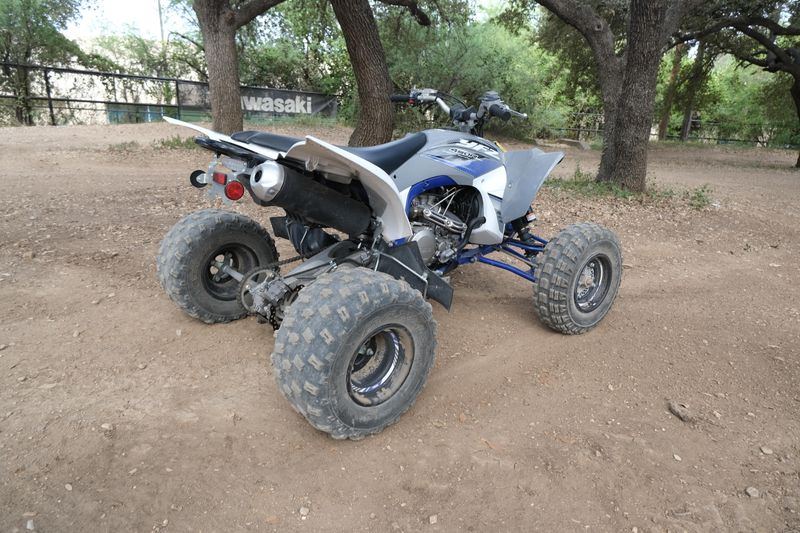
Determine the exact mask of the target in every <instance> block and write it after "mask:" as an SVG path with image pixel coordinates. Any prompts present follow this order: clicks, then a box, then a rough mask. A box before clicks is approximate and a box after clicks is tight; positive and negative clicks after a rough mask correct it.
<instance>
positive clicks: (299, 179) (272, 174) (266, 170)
mask: <svg viewBox="0 0 800 533" xmlns="http://www.w3.org/2000/svg"><path fill="white" fill-rule="evenodd" d="M250 190H251V191H252V193H253V196H255V197H256V198H258V199H259V200H261V202H262V203H263V204H266V205H275V206H278V207H282V208H283V209H285V210H286V212H287V213H294V214H296V215H299V216H301V217H302V218H304V219H306V220H308V221H310V222H313V223H315V224H320V225H322V226H328V227H331V228H333V229H336V230H339V231H341V232H343V233H346V234H347V235H350V236H358V235H361V234H362V233H364V232H365V231H366V230H367V228H368V227H369V224H370V221H371V218H372V213H371V211H370V208H369V207H368V206H367V205H366V204H364V203H362V202H359V201H358V200H354V199H353V198H350V197H348V196H345V195H343V194H341V193H339V192H337V191H335V190H333V189H331V188H330V187H326V186H325V185H322V184H321V183H319V182H316V181H314V180H313V179H311V178H310V177H308V176H306V175H305V174H302V173H300V172H297V171H296V170H293V169H291V168H288V167H285V166H283V165H279V164H278V163H276V162H275V161H265V162H264V163H262V164H260V165H258V166H257V167H255V168H254V169H253V172H252V173H251V174H250Z"/></svg>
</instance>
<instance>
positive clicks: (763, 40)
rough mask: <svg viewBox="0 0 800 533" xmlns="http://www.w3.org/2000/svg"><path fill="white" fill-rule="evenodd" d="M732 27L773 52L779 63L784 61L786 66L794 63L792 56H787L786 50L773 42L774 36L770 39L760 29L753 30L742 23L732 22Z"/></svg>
mask: <svg viewBox="0 0 800 533" xmlns="http://www.w3.org/2000/svg"><path fill="white" fill-rule="evenodd" d="M733 28H734V29H736V30H738V31H740V32H742V33H743V34H745V35H747V36H748V37H750V38H751V39H754V40H755V41H756V42H758V43H759V44H760V45H761V46H763V47H764V48H766V49H767V50H769V52H770V53H772V54H775V57H776V58H778V59H779V60H780V61H781V63H784V64H786V65H787V66H788V65H791V64H792V63H794V61H792V58H791V57H789V54H787V53H786V50H784V49H783V48H781V47H780V46H778V45H777V44H775V38H774V37H773V38H772V39H770V38H769V37H767V36H766V35H764V34H763V33H761V32H760V31H757V30H754V29H753V28H751V27H749V26H746V25H744V24H734V25H733Z"/></svg>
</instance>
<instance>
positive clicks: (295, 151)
mask: <svg viewBox="0 0 800 533" xmlns="http://www.w3.org/2000/svg"><path fill="white" fill-rule="evenodd" d="M286 157H287V158H289V159H295V160H299V161H304V162H305V165H306V170H309V171H313V170H319V171H320V172H328V173H331V174H334V175H337V176H353V178H354V179H357V180H358V181H360V182H361V184H362V185H363V186H364V189H366V191H367V195H368V196H369V202H370V205H371V206H372V209H373V211H374V213H375V215H376V216H377V217H379V218H380V219H381V222H382V224H383V227H382V234H383V238H384V239H385V240H386V241H388V242H393V241H396V240H398V239H406V238H409V237H411V224H409V222H408V217H406V212H405V208H404V206H403V202H402V201H401V200H400V193H399V192H398V190H397V187H396V186H395V184H394V183H393V182H392V179H391V178H390V177H389V176H388V175H387V174H386V172H384V171H383V170H382V169H380V168H379V167H377V166H376V165H374V164H372V163H370V162H369V161H366V160H364V159H362V158H360V157H358V156H356V155H354V154H351V153H350V152H348V151H346V150H343V149H341V148H339V147H337V146H334V145H332V144H329V143H326V142H325V141H321V140H319V139H317V138H315V137H311V136H308V137H306V138H305V141H302V142H299V143H297V144H295V145H294V146H292V147H291V148H290V149H289V151H288V152H286Z"/></svg>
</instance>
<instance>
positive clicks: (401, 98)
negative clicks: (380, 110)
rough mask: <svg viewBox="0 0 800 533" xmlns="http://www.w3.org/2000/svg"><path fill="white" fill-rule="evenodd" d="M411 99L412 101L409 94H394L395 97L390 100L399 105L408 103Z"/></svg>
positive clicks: (392, 96)
mask: <svg viewBox="0 0 800 533" xmlns="http://www.w3.org/2000/svg"><path fill="white" fill-rule="evenodd" d="M410 99H411V96H409V95H407V94H393V95H391V96H390V97H389V100H391V101H392V102H397V103H406V102H408V101H409V100H410Z"/></svg>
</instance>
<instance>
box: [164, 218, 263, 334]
mask: <svg viewBox="0 0 800 533" xmlns="http://www.w3.org/2000/svg"><path fill="white" fill-rule="evenodd" d="M277 261H278V251H277V250H276V249H275V243H274V242H273V240H272V238H271V237H270V236H269V234H268V233H267V231H266V230H265V229H264V228H263V227H261V225H260V224H259V223H258V222H256V221H255V220H253V219H251V218H249V217H246V216H244V215H241V214H239V213H234V212H232V211H225V210H223V209H204V210H202V211H197V212H194V213H191V214H190V215H188V216H186V217H184V218H182V219H181V220H179V221H178V222H177V223H176V224H175V225H174V226H172V228H171V229H170V230H169V231H168V232H167V234H166V236H165V237H164V240H163V241H161V247H160V249H159V251H158V258H157V269H158V279H159V281H160V282H161V286H162V287H163V289H164V291H165V292H166V293H167V295H168V296H169V297H170V299H171V300H172V301H173V302H175V303H176V304H177V305H178V307H180V308H181V309H183V311H185V312H186V314H188V315H189V316H191V317H194V318H197V319H199V320H202V321H203V322H206V323H209V324H213V323H218V322H230V321H231V320H236V319H239V318H242V317H244V316H246V315H247V311H246V310H245V308H244V307H243V306H242V304H241V303H240V302H239V301H238V299H237V295H238V292H239V282H238V281H236V280H235V279H234V278H232V277H231V276H228V275H226V274H225V273H224V272H222V271H220V270H219V268H218V267H216V266H214V265H215V264H219V263H220V262H221V263H224V264H227V265H229V266H230V267H232V268H234V269H235V270H237V271H238V272H240V273H241V274H246V273H248V272H249V271H251V270H253V269H255V268H256V267H259V266H262V267H264V266H267V265H269V264H272V263H276V262H277Z"/></svg>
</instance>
